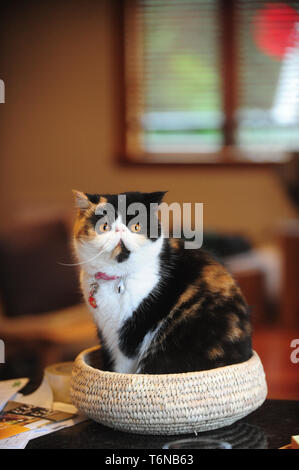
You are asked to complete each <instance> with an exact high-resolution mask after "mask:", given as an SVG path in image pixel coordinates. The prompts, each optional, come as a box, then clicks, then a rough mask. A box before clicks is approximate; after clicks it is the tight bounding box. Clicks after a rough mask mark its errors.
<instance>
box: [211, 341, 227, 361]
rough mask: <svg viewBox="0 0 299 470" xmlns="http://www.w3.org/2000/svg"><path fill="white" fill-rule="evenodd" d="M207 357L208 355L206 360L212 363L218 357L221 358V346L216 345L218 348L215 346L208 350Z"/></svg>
mask: <svg viewBox="0 0 299 470" xmlns="http://www.w3.org/2000/svg"><path fill="white" fill-rule="evenodd" d="M207 355H208V358H209V359H211V361H214V360H215V359H218V358H219V357H223V355H224V350H223V348H222V346H220V345H218V346H215V347H214V348H211V349H209V351H208V353H207Z"/></svg>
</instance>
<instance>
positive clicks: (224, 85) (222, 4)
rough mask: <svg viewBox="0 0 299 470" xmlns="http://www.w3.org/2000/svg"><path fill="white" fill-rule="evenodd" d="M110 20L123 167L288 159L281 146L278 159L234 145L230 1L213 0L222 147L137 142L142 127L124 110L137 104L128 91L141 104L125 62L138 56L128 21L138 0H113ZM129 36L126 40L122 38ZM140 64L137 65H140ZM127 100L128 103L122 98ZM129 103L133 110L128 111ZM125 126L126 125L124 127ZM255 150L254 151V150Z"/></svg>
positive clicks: (134, 26) (136, 33) (136, 35)
mask: <svg viewBox="0 0 299 470" xmlns="http://www.w3.org/2000/svg"><path fill="white" fill-rule="evenodd" d="M114 2H115V3H114V5H115V7H116V10H115V18H114V19H115V25H116V28H117V31H118V35H117V38H118V41H117V42H118V47H117V51H118V57H117V60H118V66H119V72H120V76H122V77H123V86H122V89H121V92H120V96H119V98H120V121H121V122H120V125H121V151H120V153H119V159H118V161H119V163H120V164H122V165H125V166H128V165H129V166H133V165H136V166H151V167H152V166H159V167H161V166H166V167H167V166H172V167H173V166H180V167H182V166H188V167H190V166H201V167H203V166H207V167H217V168H219V167H220V166H221V167H223V168H232V167H237V168H239V167H245V168H247V167H279V166H281V165H283V164H285V163H286V162H287V161H289V160H290V159H291V154H290V153H289V152H287V151H284V152H281V158H280V159H277V158H275V159H274V158H273V161H272V160H268V159H267V160H265V161H263V160H260V161H254V160H251V159H250V157H249V156H248V151H245V150H242V149H241V148H239V147H237V146H236V140H235V136H236V129H237V125H236V120H235V111H236V109H237V104H238V92H237V90H238V70H237V69H238V68H237V47H236V37H237V21H236V0H218V2H219V25H220V31H221V34H220V37H221V45H220V55H221V58H220V67H219V69H220V70H221V76H222V77H221V78H222V80H221V97H222V108H223V114H224V123H223V128H222V132H223V146H222V148H221V149H220V150H219V151H216V152H209V153H204V152H198V153H191V152H188V153H175V154H170V153H169V154H168V153H164V152H163V153H156V152H155V153H149V152H145V151H144V149H143V147H142V145H140V142H139V140H140V136H141V135H142V133H143V129H140V128H139V123H138V122H137V120H135V122H134V118H133V117H131V116H130V115H129V113H130V112H131V113H132V115H133V116H137V115H138V110H137V108H136V107H137V104H136V103H134V100H133V99H130V98H129V94H130V93H133V95H134V97H135V98H136V97H137V96H139V97H140V102H139V106H142V102H141V100H142V96H143V93H142V90H140V89H139V90H137V91H136V89H138V87H139V88H140V86H141V84H140V83H138V82H137V81H136V77H130V76H128V71H129V70H130V68H129V67H128V61H130V60H135V61H136V63H137V62H138V63H139V64H140V61H138V57H139V56H138V54H139V50H138V47H140V46H141V47H142V32H141V30H138V23H137V22H136V21H134V8H136V5H137V3H138V0H114ZM128 35H129V36H130V45H128V44H127V43H126V40H127V37H128ZM140 65H141V64H140ZM128 101H130V107H129V106H127V102H128ZM132 103H134V104H133V110H132ZM128 126H131V129H130V130H129V131H128ZM254 153H255V154H256V152H254Z"/></svg>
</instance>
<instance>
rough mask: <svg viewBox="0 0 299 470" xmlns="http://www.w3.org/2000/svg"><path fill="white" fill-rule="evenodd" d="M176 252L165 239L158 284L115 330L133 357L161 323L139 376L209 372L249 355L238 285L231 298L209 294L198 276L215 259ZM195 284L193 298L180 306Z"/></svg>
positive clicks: (245, 309)
mask: <svg viewBox="0 0 299 470" xmlns="http://www.w3.org/2000/svg"><path fill="white" fill-rule="evenodd" d="M181 246H182V244H180V247H181ZM180 247H179V249H178V250H174V249H173V247H172V246H171V244H170V243H169V241H168V240H164V245H163V250H162V253H161V257H160V276H161V280H160V284H159V286H157V287H156V288H155V289H154V291H153V292H152V293H150V294H149V296H148V297H147V298H146V299H144V300H143V301H142V302H141V304H140V305H139V307H138V309H137V310H136V311H135V312H134V313H133V315H132V317H130V318H129V319H127V320H126V322H125V323H124V325H123V327H122V328H121V329H120V331H119V346H120V349H121V351H122V352H123V353H124V354H125V355H126V356H128V357H135V356H136V354H137V353H138V351H139V348H140V346H141V343H142V341H143V338H144V336H145V335H146V334H147V333H148V332H149V331H153V330H154V329H155V328H156V327H157V326H158V324H159V323H160V322H161V326H160V329H159V331H158V334H157V335H156V337H155V339H154V341H153V342H152V348H151V350H150V351H149V352H148V354H147V355H146V357H144V358H143V360H142V361H141V363H140V367H141V370H140V372H141V373H151V374H163V373H177V372H191V371H199V370H206V369H213V368H216V367H221V366H224V365H228V364H234V363H237V362H243V361H246V360H248V359H249V358H250V357H251V354H252V350H251V336H250V332H249V328H248V325H249V314H248V307H247V305H246V303H245V301H244V299H243V297H242V295H241V294H240V292H239V290H238V288H237V286H233V287H232V289H231V294H230V295H223V294H222V293H221V291H219V292H215V291H213V290H211V288H210V286H209V285H208V284H207V282H206V281H204V280H203V276H202V272H203V269H204V268H205V267H206V266H209V265H211V264H213V265H214V260H212V259H211V258H210V257H209V255H208V254H207V253H205V252H204V251H203V250H184V249H183V248H180ZM193 284H195V288H194V294H193V295H192V296H191V298H188V300H186V301H184V302H182V303H179V304H178V301H179V299H180V296H181V295H182V294H183V293H184V292H186V290H187V289H188V287H190V286H191V285H193ZM176 306H178V307H177V308H176ZM171 311H172V312H174V313H173V315H172V316H169V314H170V312H171ZM186 312H187V313H186ZM232 319H233V320H234V321H235V324H232ZM233 328H235V329H233ZM234 335H235V336H236V337H234ZM238 335H239V337H238ZM232 338H233V340H232Z"/></svg>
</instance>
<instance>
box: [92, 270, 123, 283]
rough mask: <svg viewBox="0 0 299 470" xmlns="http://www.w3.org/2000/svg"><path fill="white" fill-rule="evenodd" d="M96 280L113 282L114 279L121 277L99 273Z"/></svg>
mask: <svg viewBox="0 0 299 470" xmlns="http://www.w3.org/2000/svg"><path fill="white" fill-rule="evenodd" d="M94 277H95V278H96V279H104V280H105V281H113V280H114V279H119V276H109V275H108V274H106V273H102V272H100V271H99V272H98V273H96V274H95V276H94Z"/></svg>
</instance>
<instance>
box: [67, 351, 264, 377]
mask: <svg viewBox="0 0 299 470" xmlns="http://www.w3.org/2000/svg"><path fill="white" fill-rule="evenodd" d="M100 349H101V345H97V346H92V347H90V348H87V349H84V350H83V351H82V352H81V353H79V354H78V356H77V357H76V359H75V361H74V366H79V367H80V368H84V369H85V370H86V372H87V371H89V372H90V373H92V374H94V375H97V376H106V378H109V377H110V378H111V379H118V380H123V379H126V380H127V379H128V378H130V379H132V378H136V379H137V378H138V379H140V380H144V379H145V380H154V381H155V380H159V381H161V380H163V379H164V380H165V379H167V380H169V378H173V379H179V378H184V379H187V378H192V377H197V378H198V377H200V376H202V377H203V376H208V375H215V374H217V375H218V374H222V373H225V372H228V371H230V372H231V373H232V372H233V371H236V370H239V369H247V368H248V367H253V366H255V365H260V366H262V362H261V359H260V357H259V355H258V354H257V352H256V351H254V350H252V356H251V357H250V358H249V359H248V360H247V361H244V362H238V363H237V364H230V365H228V366H222V367H217V368H215V369H208V370H201V371H194V372H179V373H175V374H136V373H135V374H134V373H132V374H127V373H123V372H112V371H107V370H102V369H96V368H94V367H92V366H90V365H89V364H87V362H86V360H85V358H86V356H87V354H90V353H91V352H93V351H97V350H100Z"/></svg>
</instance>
